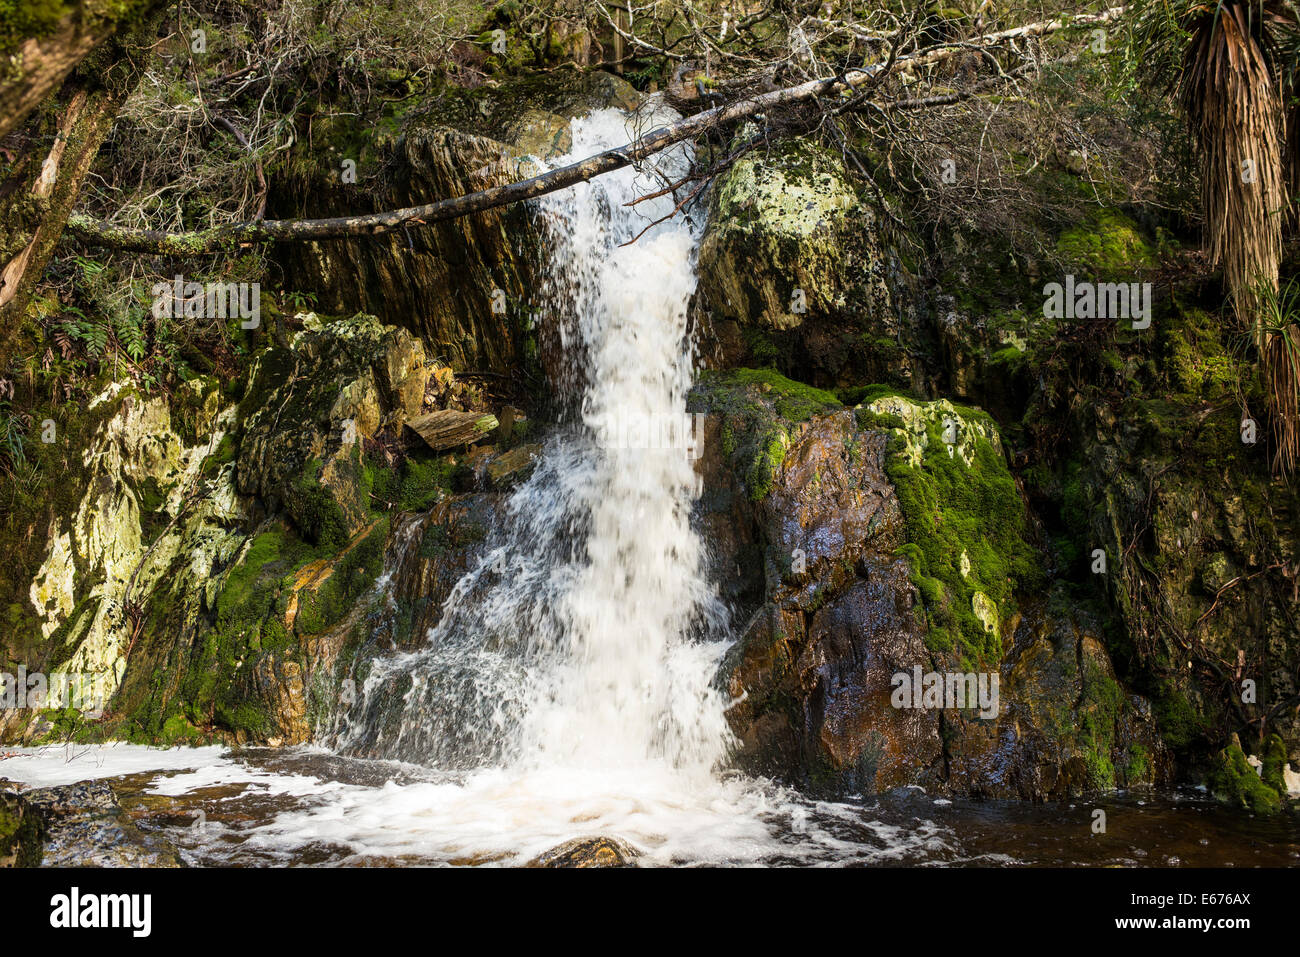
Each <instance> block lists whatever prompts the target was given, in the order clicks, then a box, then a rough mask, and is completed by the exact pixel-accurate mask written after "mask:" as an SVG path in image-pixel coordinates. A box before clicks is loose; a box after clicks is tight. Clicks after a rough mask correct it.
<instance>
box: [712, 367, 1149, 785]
mask: <svg viewBox="0 0 1300 957" xmlns="http://www.w3.org/2000/svg"><path fill="white" fill-rule="evenodd" d="M751 380H752V381H751ZM764 385H766V386H767V389H766V391H765V390H764V389H763V388H762V386H764ZM805 388H806V387H805ZM800 396H802V397H803V399H804V400H805V403H804V404H803V405H802V406H801V405H800V404H799V403H798V402H797V401H796V399H797V398H798V397H800ZM813 396H814V397H815V393H814V394H813ZM693 401H695V402H696V403H698V407H699V408H702V409H708V410H712V414H711V415H709V417H708V418H707V419H706V422H705V426H704V428H703V430H702V436H703V448H702V452H703V454H702V456H701V458H700V460H699V463H698V469H699V471H700V473H701V476H702V478H703V479H704V481H705V492H704V495H703V496H702V498H701V500H700V506H699V511H700V522H701V525H702V527H703V528H705V529H706V530H707V531H708V532H709V538H710V541H711V542H712V543H713V546H714V561H715V566H716V567H717V568H718V569H719V572H718V573H719V575H721V576H723V577H724V581H725V580H726V576H728V575H731V576H732V578H733V580H734V579H735V578H736V577H739V579H740V582H739V583H738V584H736V585H735V586H734V587H733V590H732V591H731V592H730V593H729V597H730V598H731V599H732V600H733V603H734V604H735V605H736V606H737V607H738V608H739V609H740V611H741V614H740V617H739V621H741V622H743V623H744V626H743V636H742V638H741V640H740V641H739V642H738V643H737V645H736V646H735V647H734V648H733V650H732V652H731V653H730V655H729V657H728V659H727V660H726V662H725V663H724V667H723V673H722V680H724V681H725V682H726V684H727V687H728V689H729V690H730V692H731V693H732V695H733V696H734V697H735V699H736V700H735V703H734V704H733V706H732V707H731V709H730V710H729V712H728V715H727V717H728V720H729V722H730V724H731V726H732V728H733V730H734V731H735V733H736V735H737V737H738V739H739V749H738V760H739V761H740V762H741V764H742V765H744V766H745V767H748V768H750V769H752V770H755V771H760V772H762V773H766V774H775V775H777V776H779V777H782V778H785V779H787V780H792V781H795V782H798V783H800V784H802V785H804V786H806V787H811V788H813V789H816V790H821V791H826V792H831V793H846V792H863V793H875V792H879V791H882V790H887V789H889V788H893V787H898V786H900V785H921V786H922V787H925V788H927V789H938V790H948V791H952V792H955V793H959V794H968V795H991V796H997V797H1014V798H1026V799H1037V800H1042V799H1045V798H1048V797H1065V796H1069V795H1073V794H1078V793H1083V792H1092V791H1103V790H1107V789H1112V788H1115V787H1134V786H1141V785H1149V784H1152V783H1164V782H1167V781H1168V780H1169V770H1170V761H1169V755H1168V751H1167V749H1166V748H1165V747H1164V746H1163V745H1162V743H1161V741H1160V736H1159V734H1158V733H1157V731H1156V724H1155V719H1154V717H1153V713H1152V707H1151V704H1150V702H1148V701H1147V700H1145V699H1143V698H1141V697H1139V696H1136V695H1132V694H1130V693H1129V692H1128V691H1126V690H1125V689H1124V688H1123V686H1122V685H1121V683H1120V682H1119V680H1118V678H1117V677H1116V675H1115V671H1114V668H1113V666H1112V664H1111V661H1110V657H1109V655H1108V654H1107V652H1106V650H1105V647H1104V646H1103V644H1102V643H1101V641H1100V640H1099V639H1098V637H1097V636H1098V635H1099V634H1100V629H1099V628H1098V627H1097V626H1096V625H1095V624H1085V623H1083V620H1082V619H1080V617H1079V615H1078V614H1077V610H1075V609H1072V608H1071V607H1070V604H1069V602H1067V601H1066V600H1065V599H1064V598H1061V599H1060V600H1057V601H1053V602H1045V601H1044V600H1043V599H1042V598H1041V597H1040V594H1039V592H1040V590H1041V582H1040V577H1035V573H1036V569H1037V568H1039V567H1040V566H1041V563H1042V558H1041V554H1040V552H1039V551H1038V550H1037V545H1036V544H1035V543H1034V541H1032V539H1033V530H1032V527H1031V526H1030V525H1029V524H1028V522H1027V519H1026V509H1025V504H1024V502H1023V500H1022V498H1021V493H1020V492H1019V490H1018V489H1017V487H1016V485H1015V483H1014V481H1013V480H1012V478H1011V476H1010V474H1009V472H1008V470H1007V467H1006V463H1005V461H1004V459H1003V452H1002V445H1001V439H1000V436H999V435H998V432H997V430H996V428H995V427H994V426H993V424H992V421H991V420H990V419H988V418H987V417H986V416H983V415H981V414H979V413H978V412H976V411H975V410H971V409H966V408H964V407H958V406H955V405H953V404H952V403H950V402H947V401H942V400H941V401H934V402H918V401H916V400H913V399H908V398H905V397H902V396H897V395H882V396H880V397H878V398H876V399H873V400H871V401H869V402H867V403H864V404H863V405H861V406H859V407H858V408H856V409H853V410H841V411H826V407H825V405H821V404H818V403H817V402H812V401H811V398H810V395H809V393H807V392H803V393H801V392H800V389H799V387H798V386H797V384H794V383H787V382H783V381H782V380H781V379H780V378H779V377H777V378H772V377H770V376H768V377H767V378H766V379H764V380H763V381H761V382H759V381H758V380H757V379H754V377H752V376H751V377H746V376H744V375H739V374H737V373H729V374H727V375H725V376H720V377H717V378H716V379H710V378H708V377H706V378H705V380H704V384H703V385H702V387H701V388H700V389H699V390H698V391H697V394H696V396H695V399H694V400H693ZM819 401H822V402H824V400H819ZM809 403H811V404H809ZM805 415H806V416H807V417H806V418H805V417H804V416H805ZM752 435H757V436H759V438H758V439H757V440H755V439H754V438H753V437H752ZM777 438H780V439H781V441H780V442H777V441H776V439H777ZM755 449H767V450H768V458H767V459H763V457H762V455H756V454H755ZM756 462H759V463H761V464H762V469H760V470H759V471H761V472H762V483H763V484H762V494H759V495H755V494H753V489H754V488H755V486H756V485H757V484H758V483H756V480H755V476H756V475H758V472H757V471H756V470H755V463H756ZM1037 574H1039V575H1040V576H1041V573H1040V572H1039V573H1037ZM1012 576H1014V580H1015V581H1017V582H1019V583H1020V585H1021V586H1024V587H1020V589H1019V591H1017V590H1016V589H1014V588H1013V587H1011V585H1012ZM961 603H965V607H964V608H963V606H962V604H961ZM1022 605H1023V608H1022ZM1026 609H1027V610H1026ZM899 675H905V676H907V677H908V679H909V683H910V682H911V680H912V679H913V676H916V678H915V680H918V681H924V680H925V678H926V676H929V675H935V676H939V677H940V678H941V680H942V682H943V683H944V684H943V685H942V686H943V687H946V683H947V682H948V680H949V676H952V677H953V678H954V680H957V678H958V676H960V679H959V680H960V681H961V682H962V684H961V685H960V687H961V688H963V689H964V688H965V687H966V683H967V682H968V681H969V682H973V684H972V685H971V687H972V690H979V689H981V688H982V691H980V693H981V694H984V695H985V698H984V699H980V698H978V697H976V698H975V699H973V700H972V699H966V698H965V697H964V691H963V697H962V699H957V698H955V697H954V698H953V699H951V700H949V699H947V698H945V697H944V696H943V695H942V694H941V695H940V696H939V697H938V698H936V699H935V700H933V701H925V700H920V695H919V690H920V689H919V688H918V696H917V699H912V700H908V699H907V698H902V699H899V700H896V698H895V692H896V690H898V689H899V688H900V687H901V686H900V685H899V684H898V682H897V676H899ZM981 681H982V682H983V684H982V685H981V684H980V682H981ZM995 682H996V684H995ZM954 687H957V686H954ZM914 705H915V706H914Z"/></svg>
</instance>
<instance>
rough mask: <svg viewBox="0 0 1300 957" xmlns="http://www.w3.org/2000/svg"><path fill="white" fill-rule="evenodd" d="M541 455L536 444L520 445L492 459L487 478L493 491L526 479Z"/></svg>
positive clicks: (540, 449) (540, 450)
mask: <svg viewBox="0 0 1300 957" xmlns="http://www.w3.org/2000/svg"><path fill="white" fill-rule="evenodd" d="M541 454H542V447H541V446H540V445H537V444H530V445H521V446H518V447H517V448H513V449H511V450H510V451H509V452H505V453H503V454H501V455H499V456H498V457H497V458H495V459H493V460H492V461H491V462H490V463H489V464H488V466H487V477H488V481H489V482H490V483H491V485H492V487H493V488H495V489H504V488H508V487H510V486H511V485H514V484H515V483H517V482H520V481H522V480H523V479H525V478H527V477H528V474H529V473H530V472H532V470H533V467H534V466H535V465H536V463H537V457H538V456H539V455H541Z"/></svg>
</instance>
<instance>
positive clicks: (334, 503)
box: [285, 452, 359, 548]
mask: <svg viewBox="0 0 1300 957" xmlns="http://www.w3.org/2000/svg"><path fill="white" fill-rule="evenodd" d="M358 454H359V452H358ZM323 467H324V463H322V462H321V460H320V459H312V460H311V461H310V462H308V463H307V465H306V467H304V468H303V470H302V474H301V475H299V476H298V478H297V480H296V481H294V482H293V484H292V485H290V486H289V488H288V490H287V492H288V494H287V495H286V497H285V498H286V504H287V505H288V507H289V510H290V512H292V514H293V516H294V518H295V520H296V521H297V524H298V527H299V528H301V529H302V531H303V534H304V535H306V536H307V537H308V538H309V539H311V541H313V542H315V543H316V544H318V545H324V546H331V547H335V548H337V547H339V546H341V545H343V544H344V543H345V542H346V541H347V540H348V538H349V535H348V519H347V515H345V514H344V512H343V507H342V506H341V505H339V503H338V500H337V499H336V498H335V497H334V495H333V494H332V493H331V492H330V490H329V489H327V488H326V487H325V486H323V485H321V483H320V474H321V469H322V468H323Z"/></svg>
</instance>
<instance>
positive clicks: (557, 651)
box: [338, 110, 727, 771]
mask: <svg viewBox="0 0 1300 957" xmlns="http://www.w3.org/2000/svg"><path fill="white" fill-rule="evenodd" d="M659 118H661V117H659ZM573 134H574V135H573V141H574V145H573V154H572V155H573V156H574V157H575V158H578V157H582V156H587V155H590V154H592V153H595V152H599V151H601V150H603V149H606V148H609V147H610V146H614V145H618V144H620V143H623V142H626V139H627V136H628V117H627V116H626V115H625V114H623V113H620V112H618V111H615V110H606V111H603V112H599V113H596V114H593V115H591V116H588V117H587V118H585V119H583V120H581V121H577V122H575V124H574V129H573ZM569 161H570V160H569V158H567V157H564V158H561V159H560V160H558V161H557V162H559V163H561V164H563V163H566V162H569ZM689 162H690V157H689V156H688V155H687V154H686V152H685V150H684V148H683V149H682V150H677V151H672V152H669V153H666V154H663V155H661V156H660V157H658V158H657V159H656V161H655V163H654V164H653V166H651V167H648V168H647V169H646V170H644V171H643V172H637V171H636V170H631V169H629V170H624V171H620V172H618V173H615V174H613V175H610V176H606V177H602V178H601V179H600V180H598V181H596V182H592V183H586V184H582V185H580V186H578V187H577V188H575V189H573V190H569V191H567V192H566V193H564V194H562V195H558V196H553V197H548V198H546V199H545V200H544V201H543V203H542V209H541V214H542V218H543V220H544V222H545V223H546V224H547V227H548V228H547V231H548V233H549V234H550V236H551V239H552V245H551V250H550V279H549V281H548V282H547V283H546V284H545V288H544V290H543V298H544V300H545V303H546V306H547V309H548V310H549V312H550V321H553V322H555V323H556V324H557V325H558V327H559V329H560V332H561V335H562V337H563V339H564V340H565V344H566V351H567V352H568V353H571V354H573V355H574V356H578V357H582V358H581V360H580V361H582V362H583V366H582V368H580V369H577V370H575V372H576V373H577V374H575V375H574V376H573V378H572V382H574V383H578V385H577V388H578V390H579V391H580V397H579V402H578V403H577V408H578V410H579V414H578V418H579V421H577V422H573V423H569V424H568V426H567V427H564V428H562V429H561V430H560V431H559V432H558V433H557V434H556V435H555V436H554V437H553V438H552V440H551V441H550V442H549V444H548V446H547V448H546V450H545V452H544V454H543V462H542V464H541V465H540V467H539V468H538V469H537V471H536V472H535V473H534V475H533V476H532V477H531V479H530V480H529V481H528V482H527V483H525V484H524V485H523V486H522V487H521V488H520V489H519V490H518V491H517V492H516V493H515V494H514V495H513V496H512V497H511V499H510V501H509V502H508V504H507V506H506V511H507V516H508V517H507V520H506V521H505V523H504V529H505V530H504V531H503V532H501V533H500V534H499V536H498V539H497V540H496V541H495V542H494V544H495V547H494V548H493V549H492V550H491V551H490V552H489V554H488V556H487V558H486V559H485V560H484V561H483V562H482V564H481V566H480V567H479V568H478V569H476V570H475V571H473V572H472V573H470V574H469V575H467V576H466V577H465V579H464V580H463V581H462V582H460V584H459V585H458V586H457V588H456V590H455V592H454V593H453V595H452V597H451V599H450V601H449V602H448V604H447V607H446V609H445V612H444V616H443V618H442V619H441V621H440V623H439V625H438V626H437V628H435V629H434V630H433V632H432V633H431V634H430V636H429V645H428V647H427V648H425V649H421V650H420V651H418V652H416V653H414V654H408V655H403V656H399V657H394V658H389V659H380V660H378V661H377V662H376V663H375V666H374V668H373V670H372V672H371V673H370V675H369V676H368V679H367V680H366V682H365V684H364V687H363V691H362V698H363V700H362V702H361V704H360V709H359V720H349V722H348V724H347V726H346V728H345V730H344V732H343V733H342V735H341V736H340V739H339V742H338V743H339V746H340V747H341V748H342V749H343V750H346V751H352V752H354V753H363V754H366V755H369V756H383V757H397V758H401V759H404V760H410V761H416V762H420V763H426V762H427V763H431V764H433V765H434V766H439V767H455V768H472V767H482V766H484V765H485V764H496V763H512V764H517V765H532V766H551V765H556V764H568V765H572V766H577V767H582V766H586V767H594V766H599V767H609V766H610V765H611V764H622V763H627V762H645V761H663V762H666V763H667V764H668V765H670V766H672V767H675V768H681V767H686V766H695V767H698V768H701V769H703V770H705V771H707V770H708V768H709V767H710V766H712V765H713V764H714V763H716V762H717V760H718V759H719V758H720V757H722V754H723V750H724V748H725V745H726V741H727V729H726V724H725V721H724V720H723V718H722V712H723V708H724V705H725V702H724V701H723V700H722V697H721V695H720V693H719V692H718V691H717V690H716V689H714V688H713V687H711V679H712V675H713V673H714V671H715V670H716V664H717V659H718V657H719V655H720V654H721V652H722V650H723V648H724V644H723V642H722V641H721V640H720V639H722V638H723V637H724V636H725V633H726V629H725V623H726V614H725V609H724V608H723V607H722V606H721V604H720V603H719V602H718V600H717V598H716V596H715V594H714V591H713V589H712V588H711V587H710V586H709V583H708V581H707V579H706V578H705V575H704V567H703V564H704V563H703V550H702V545H701V542H700V539H699V536H698V535H697V533H696V532H695V530H694V529H692V527H691V522H690V512H691V505H692V502H693V500H694V496H695V494H696V486H697V484H698V481H697V479H696V476H695V473H694V470H693V467H692V463H691V459H690V457H689V455H688V450H687V449H686V448H684V447H683V446H684V445H685V442H686V440H688V439H689V438H690V431H689V430H688V429H686V428H685V427H684V423H685V420H686V413H685V404H686V391H687V389H688V388H689V387H690V383H691V369H692V362H691V358H692V357H691V355H690V349H689V345H688V336H687V332H686V311H687V305H688V303H689V301H690V297H691V294H692V293H693V292H694V289H695V270H694V254H695V245H696V238H697V235H696V229H695V228H694V227H693V226H692V225H691V224H690V223H689V222H688V221H685V220H683V219H682V218H681V217H675V218H672V219H671V220H669V221H666V222H664V223H662V224H658V225H651V224H654V223H655V222H656V221H657V220H659V219H662V218H664V217H666V216H668V215H669V214H671V213H672V212H673V207H674V204H675V200H674V199H673V197H672V195H671V193H669V194H666V195H664V196H661V197H656V198H654V199H649V200H646V201H644V202H640V203H636V204H632V201H633V200H636V199H637V198H638V197H640V196H643V195H645V194H647V193H650V192H654V191H658V190H659V189H660V182H661V181H667V180H672V179H676V178H680V176H681V175H682V173H684V172H685V170H686V168H687V166H688V165H689ZM647 226H650V228H649V230H647ZM642 233H644V234H643V235H641V234H642ZM638 236H639V238H638ZM633 239H636V242H629V241H630V240H633ZM661 432H662V433H663V434H665V435H667V436H668V437H669V438H672V439H676V440H677V441H674V442H670V443H661V442H658V441H654V442H647V441H644V440H645V439H647V438H650V437H651V433H653V434H654V437H656V439H657V437H658V436H659V435H660V433H661ZM638 437H639V438H638ZM664 444H667V445H670V446H671V447H654V446H657V445H664ZM638 446H640V447H638ZM645 446H651V447H645ZM395 689H404V694H401V695H400V697H398V696H395V695H394V693H393V692H394V690H395Z"/></svg>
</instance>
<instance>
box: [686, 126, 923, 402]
mask: <svg viewBox="0 0 1300 957" xmlns="http://www.w3.org/2000/svg"><path fill="white" fill-rule="evenodd" d="M742 135H744V134H742ZM699 277H700V279H699V295H698V302H697V306H698V308H699V309H700V311H701V312H702V314H703V315H704V317H705V318H706V320H707V321H706V322H705V327H706V331H707V333H708V335H707V336H706V348H705V355H706V357H710V356H711V357H712V360H713V361H715V362H719V363H720V364H722V365H728V366H730V365H741V364H747V363H755V361H757V362H774V363H775V364H776V366H777V367H778V368H779V369H780V370H781V371H782V372H784V373H786V374H788V375H792V376H795V377H797V378H800V379H803V380H805V381H811V382H816V383H818V384H821V385H841V384H845V385H847V384H850V383H854V382H891V383H896V384H899V385H906V386H913V387H919V386H921V385H922V384H923V381H924V380H923V376H922V371H921V368H920V365H919V363H918V362H917V361H916V360H914V359H913V358H912V355H911V354H912V353H913V352H915V351H916V342H915V336H916V332H915V330H916V329H917V328H918V327H919V323H916V322H915V321H913V319H914V317H911V318H909V313H908V308H909V307H908V305H907V303H908V302H909V301H910V300H909V299H908V293H907V291H906V282H905V277H904V275H903V272H902V268H901V265H900V263H899V260H898V257H897V256H896V255H895V254H894V253H893V251H892V250H891V249H890V247H889V244H888V243H887V242H886V239H885V236H884V229H883V226H882V223H881V222H880V218H879V214H878V213H877V212H876V210H875V209H874V208H873V207H872V205H871V204H870V203H867V202H864V201H862V200H861V199H860V198H859V197H858V194H857V191H856V189H855V187H854V186H853V185H852V184H851V182H850V179H849V177H848V175H847V173H846V171H845V169H844V167H843V165H842V163H841V161H840V160H839V159H838V158H837V157H836V156H834V155H833V154H831V153H829V152H827V151H824V150H821V149H820V148H818V147H815V146H812V145H809V144H806V143H798V142H795V143H789V144H783V145H782V146H780V147H778V148H776V149H774V150H772V151H764V152H759V151H755V152H752V153H749V154H747V155H746V156H744V157H742V158H741V159H740V160H738V161H737V162H736V163H735V164H734V165H733V166H732V167H731V168H730V169H729V170H728V171H727V172H726V173H725V174H724V175H723V176H722V177H720V179H719V181H718V182H717V184H716V185H715V186H714V187H713V189H712V192H711V198H710V203H709V215H708V221H707V225H706V227H705V232H704V236H703V239H702V240H701V243H700V253H699Z"/></svg>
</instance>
